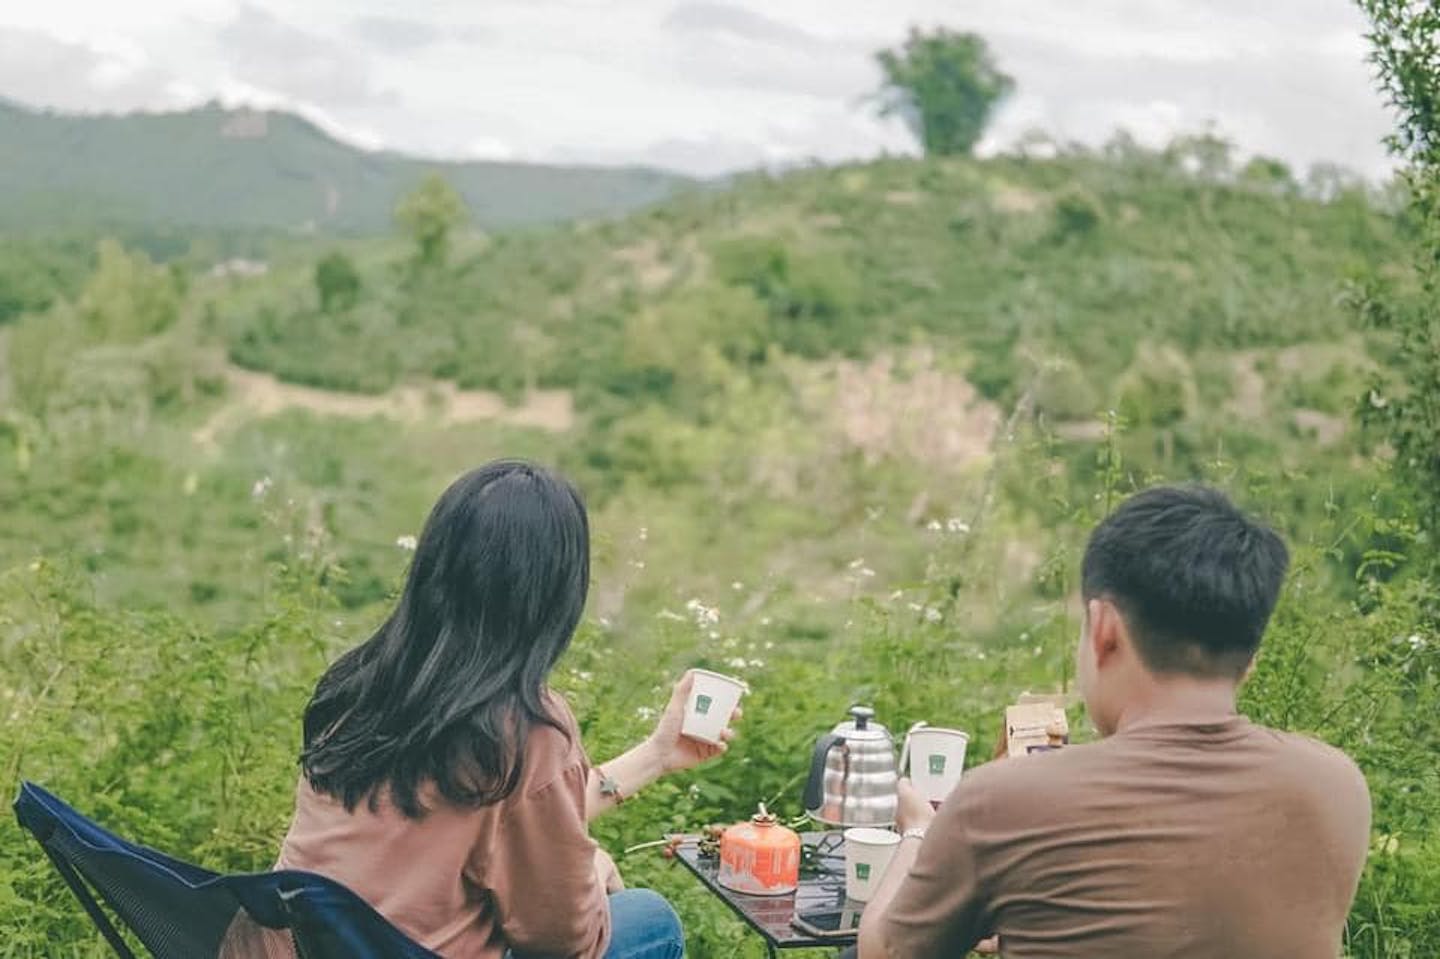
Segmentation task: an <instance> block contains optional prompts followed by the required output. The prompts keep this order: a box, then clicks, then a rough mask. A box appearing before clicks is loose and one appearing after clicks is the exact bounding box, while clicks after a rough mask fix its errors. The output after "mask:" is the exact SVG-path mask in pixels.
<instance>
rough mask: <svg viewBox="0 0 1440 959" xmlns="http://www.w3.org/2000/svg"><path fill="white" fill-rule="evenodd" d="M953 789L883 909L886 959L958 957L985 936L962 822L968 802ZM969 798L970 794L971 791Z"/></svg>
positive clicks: (980, 893) (986, 924)
mask: <svg viewBox="0 0 1440 959" xmlns="http://www.w3.org/2000/svg"><path fill="white" fill-rule="evenodd" d="M964 792H965V791H964V790H963V789H962V790H959V791H957V792H956V793H955V794H953V795H952V796H951V798H950V799H949V800H947V801H946V802H945V804H944V805H943V806H941V807H940V812H939V813H938V814H937V815H936V817H935V820H934V821H933V822H932V823H931V825H930V828H929V829H928V831H927V832H926V835H925V840H924V842H922V843H921V844H920V851H919V853H918V854H917V855H916V857H915V863H914V865H912V866H911V867H910V874H909V875H908V876H906V877H905V881H904V883H903V884H902V885H901V886H900V889H899V890H898V891H897V892H896V893H895V898H894V899H893V900H892V901H891V903H890V908H889V909H888V910H886V914H885V924H884V926H883V932H884V936H885V946H886V951H887V953H888V955H889V959H928V957H936V959H939V957H945V959H950V957H953V956H962V955H964V954H965V953H967V952H969V951H970V949H971V948H973V947H974V945H975V944H976V943H977V942H979V941H980V940H981V939H984V938H985V937H986V936H988V935H990V932H991V929H990V926H991V921H992V917H991V916H990V914H989V908H988V903H987V902H986V894H985V890H984V884H983V883H982V881H981V878H980V876H981V872H980V869H979V864H978V863H977V860H976V850H975V846H974V844H973V843H972V842H971V840H970V837H969V836H968V835H967V831H966V823H967V822H968V821H969V817H970V816H972V815H974V812H975V804H974V802H973V801H972V802H966V800H965V799H964V798H962V797H963V796H964ZM972 798H973V793H972Z"/></svg>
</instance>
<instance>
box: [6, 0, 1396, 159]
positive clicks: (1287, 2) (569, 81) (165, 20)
mask: <svg viewBox="0 0 1440 959" xmlns="http://www.w3.org/2000/svg"><path fill="white" fill-rule="evenodd" d="M911 24H921V25H932V24H944V25H946V26H950V27H953V28H955V29H966V30H975V31H977V32H979V33H981V34H982V35H984V36H986V37H987V38H988V39H990V40H991V42H992V45H993V47H994V49H995V51H996V54H997V57H998V58H999V60H1000V62H1001V64H1002V66H1003V67H1004V68H1005V69H1007V70H1008V71H1009V72H1011V73H1013V74H1014V75H1015V76H1016V78H1017V80H1018V82H1019V93H1018V95H1017V96H1016V97H1015V98H1014V99H1013V100H1012V102H1011V103H1009V104H1008V105H1007V106H1006V107H1005V109H1004V110H1003V111H1002V112H1001V113H1000V114H999V116H998V117H997V118H996V122H995V124H994V126H993V128H992V130H991V131H990V135H989V136H987V138H986V141H985V143H986V145H988V146H991V147H993V146H996V145H1003V144H1006V143H1008V142H1012V141H1013V140H1014V139H1015V138H1016V137H1018V136H1019V135H1021V134H1022V133H1024V132H1025V131H1027V130H1029V129H1031V128H1033V127H1036V126H1039V127H1043V128H1045V129H1047V130H1048V131H1050V132H1051V133H1052V134H1053V135H1055V136H1056V137H1057V138H1059V139H1076V140H1080V141H1082V142H1088V143H1100V142H1103V141H1104V140H1106V139H1108V137H1109V136H1110V134H1111V133H1112V132H1113V130H1114V128H1115V127H1116V126H1124V127H1126V128H1128V129H1130V130H1131V132H1132V133H1134V134H1135V135H1136V136H1137V137H1138V138H1140V139H1141V140H1143V141H1148V142H1158V141H1163V140H1164V139H1166V138H1168V137H1170V136H1172V135H1174V134H1175V133H1177V132H1182V131H1193V130H1197V129H1200V128H1202V127H1203V126H1204V125H1205V124H1206V123H1207V122H1208V121H1214V122H1215V123H1216V125H1217V127H1218V129H1219V131H1220V132H1222V133H1224V134H1227V135H1230V136H1232V137H1234V138H1235V139H1237V140H1239V141H1240V144H1241V147H1242V150H1249V151H1263V152H1267V153H1273V154H1276V155H1278V156H1280V157H1281V158H1283V159H1285V160H1287V161H1288V162H1290V163H1292V164H1294V165H1296V166H1302V167H1303V166H1305V165H1308V164H1309V163H1311V162H1314V161H1317V160H1333V161H1338V162H1340V163H1343V164H1346V165H1349V166H1352V167H1354V168H1357V169H1359V170H1362V171H1363V172H1366V173H1368V174H1378V173H1381V172H1383V171H1384V170H1386V169H1388V166H1389V163H1388V160H1387V159H1386V157H1385V154H1384V151H1383V149H1382V147H1381V146H1380V144H1379V141H1380V139H1381V137H1382V136H1383V135H1384V133H1385V132H1386V130H1387V129H1388V127H1389V122H1390V121H1389V118H1388V117H1387V115H1386V111H1385V109H1384V108H1383V106H1382V103H1381V100H1380V98H1379V96H1378V95H1377V94H1375V93H1374V91H1373V89H1372V79H1371V75H1370V70H1369V68H1368V66H1367V65H1366V64H1365V62H1364V55H1365V52H1366V48H1365V41H1364V39H1363V32H1364V23H1363V19H1362V18H1361V15H1360V14H1359V12H1358V11H1357V10H1356V9H1355V7H1354V6H1353V5H1352V4H1351V2H1350V0H1266V3H1264V4H1257V3H1254V2H1253V0H1207V2H1205V3H1203V4H1201V3H1195V2H1193V0H1029V2H1026V3H1016V2H1014V0H966V3H964V4H957V3H956V2H954V0H885V2H883V3H876V2H873V0H623V2H615V0H486V2H485V3H474V2H472V0H411V2H408V3H404V4H401V3H399V2H397V0H130V2H129V3H126V4H114V3H107V2H105V0H46V2H45V3H43V4H18V3H15V4H8V5H6V7H5V9H4V10H3V12H0V95H7V96H11V97H14V98H17V99H20V100H23V101H28V102H35V103H42V104H45V105H49V106H55V107H61V108H65V109H89V110H123V109H133V108H135V107H155V108H168V107H174V106H176V105H177V104H180V103H184V102H196V101H199V100H203V99H208V98H210V97H213V96H216V95H220V96H222V97H224V98H225V99H226V100H230V101H234V100H244V101H248V102H257V103H259V102H263V103H268V104H277V105H284V106H289V107H295V108H300V109H303V110H304V111H305V113H306V115H307V116H310V117H311V118H312V119H316V120H317V122H321V123H322V124H323V125H324V126H326V127H327V128H328V129H331V130H334V131H340V132H342V133H344V134H345V135H346V136H348V137H351V138H357V139H362V140H364V141H365V142H366V143H370V144H377V145H379V144H383V145H385V146H389V147H393V148H396V149H401V150H407V151H412V152H422V153H431V154H438V155H451V156H477V155H484V156H493V157H506V158H517V159H565V160H570V161H577V160H580V161H583V160H590V161H599V162H610V163H633V162H650V163H662V164H665V165H669V166H678V167H680V168H683V169H686V170H690V171H693V172H701V173H714V172H718V171H722V170H729V169H735V168H738V167H743V166H748V165H754V164H756V163H765V162H791V161H795V160H803V159H805V158H808V157H818V158H822V159H825V160H827V161H836V160H843V159H847V158H855V157H864V156H871V155H874V154H876V153H877V152H880V151H884V150H888V151H891V152H894V151H897V150H909V149H913V142H912V141H911V139H910V137H909V136H908V134H907V133H906V132H905V131H904V129H903V128H902V127H901V126H900V125H899V124H898V123H896V122H894V121H889V122H882V121H880V120H877V119H876V118H874V117H873V116H872V115H871V114H870V109H869V107H868V106H867V105H865V104H864V103H863V99H864V98H865V97H866V96H867V95H868V94H870V93H871V92H873V90H874V88H875V86H876V85H877V83H878V72H877V70H876V68H875V65H874V62H873V51H874V50H876V49H877V48H880V47H882V46H888V45H893V44H895V43H898V42H901V41H902V40H903V39H904V36H905V33H906V31H907V29H908V28H909V26H910V25H911Z"/></svg>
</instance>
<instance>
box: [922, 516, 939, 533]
mask: <svg viewBox="0 0 1440 959" xmlns="http://www.w3.org/2000/svg"><path fill="white" fill-rule="evenodd" d="M925 528H926V529H928V530H929V531H930V532H932V533H938V532H940V530H941V529H942V527H941V526H940V521H939V520H938V519H932V520H931V521H930V522H928V523H926V524H925Z"/></svg>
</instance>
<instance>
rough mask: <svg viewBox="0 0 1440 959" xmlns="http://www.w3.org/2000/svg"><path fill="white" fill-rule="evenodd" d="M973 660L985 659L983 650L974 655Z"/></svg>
mask: <svg viewBox="0 0 1440 959" xmlns="http://www.w3.org/2000/svg"><path fill="white" fill-rule="evenodd" d="M975 658H976V659H984V658H985V650H983V649H982V650H980V652H978V653H976V654H975Z"/></svg>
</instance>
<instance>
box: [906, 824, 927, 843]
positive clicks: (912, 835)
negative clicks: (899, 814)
mask: <svg viewBox="0 0 1440 959" xmlns="http://www.w3.org/2000/svg"><path fill="white" fill-rule="evenodd" d="M900 838H901V839H919V840H920V841H922V842H923V841H924V840H925V827H924V826H911V827H910V828H909V829H907V830H905V831H904V832H902V833H901V834H900Z"/></svg>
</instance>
